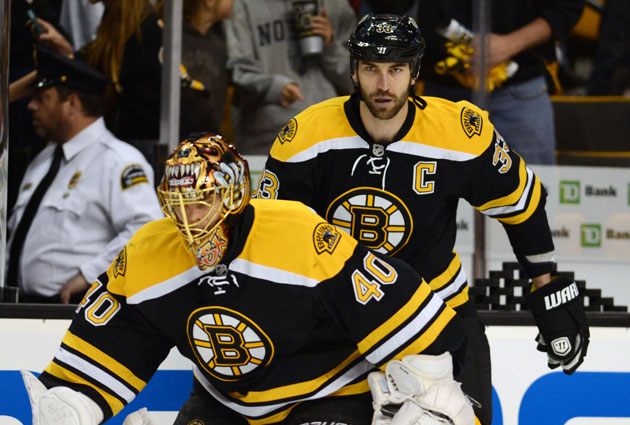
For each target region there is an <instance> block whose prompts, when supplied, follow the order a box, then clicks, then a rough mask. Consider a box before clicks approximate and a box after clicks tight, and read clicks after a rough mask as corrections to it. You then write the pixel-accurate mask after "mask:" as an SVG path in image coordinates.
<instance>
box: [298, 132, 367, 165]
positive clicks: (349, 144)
mask: <svg viewBox="0 0 630 425" xmlns="http://www.w3.org/2000/svg"><path fill="white" fill-rule="evenodd" d="M369 147H370V145H368V143H367V142H366V141H365V140H363V139H362V138H361V137H359V136H350V137H337V138H334V139H327V140H322V141H321V142H319V143H315V144H314V145H313V146H309V147H308V148H307V149H305V150H303V151H301V152H298V153H296V154H295V155H293V156H292V157H291V158H289V159H288V160H287V161H286V162H305V161H308V160H310V159H313V158H316V157H317V155H319V154H320V153H324V152H328V151H330V150H344V149H368V148H369Z"/></svg>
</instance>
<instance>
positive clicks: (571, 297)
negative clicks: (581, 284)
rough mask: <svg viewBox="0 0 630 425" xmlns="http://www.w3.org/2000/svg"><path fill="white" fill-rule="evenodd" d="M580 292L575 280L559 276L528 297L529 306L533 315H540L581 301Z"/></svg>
mask: <svg viewBox="0 0 630 425" xmlns="http://www.w3.org/2000/svg"><path fill="white" fill-rule="evenodd" d="M579 297H580V290H579V289H578V287H577V284H576V283H575V281H574V280H573V279H569V278H568V277H566V276H558V277H557V278H556V279H554V280H552V281H551V282H549V283H548V284H546V285H544V286H543V287H542V288H539V289H536V290H535V291H533V292H530V293H529V294H528V295H527V304H528V305H529V308H530V309H531V310H532V313H534V314H538V313H543V312H545V311H549V310H553V309H556V308H559V307H562V306H566V305H567V304H569V303H572V302H574V301H576V300H579Z"/></svg>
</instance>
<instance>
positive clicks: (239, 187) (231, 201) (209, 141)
mask: <svg viewBox="0 0 630 425" xmlns="http://www.w3.org/2000/svg"><path fill="white" fill-rule="evenodd" d="M158 196H159V198H160V205H161V207H162V211H164V213H165V214H166V215H167V216H168V217H170V218H171V219H172V220H173V221H174V222H175V224H177V228H178V230H179V233H180V234H181V235H182V237H183V238H184V240H185V241H186V242H187V243H188V244H189V246H190V248H191V249H192V251H193V253H194V254H195V258H196V260H197V264H198V265H199V267H200V268H202V269H204V268H208V267H214V266H215V265H216V264H217V263H218V262H219V261H220V260H221V258H222V257H223V253H224V252H225V249H226V248H227V233H228V232H227V230H228V229H227V228H226V225H225V223H224V222H225V219H226V218H227V217H228V216H229V215H232V214H234V215H236V214H240V213H241V212H242V211H243V210H244V209H245V207H246V206H247V204H248V203H249V199H250V196H251V188H250V180H249V167H248V165H247V161H246V160H245V159H243V158H242V157H241V156H240V154H239V153H238V152H237V151H236V149H235V148H234V147H233V146H232V145H230V144H229V143H228V142H227V141H226V140H225V139H224V138H223V137H221V136H219V135H217V134H213V133H207V134H195V135H191V136H190V137H189V138H188V139H186V140H184V141H183V142H181V143H180V144H179V146H177V147H176V148H175V150H174V151H173V152H172V153H171V154H170V156H169V158H168V160H167V161H166V164H165V167H164V177H163V179H162V183H161V184H160V186H159V187H158Z"/></svg>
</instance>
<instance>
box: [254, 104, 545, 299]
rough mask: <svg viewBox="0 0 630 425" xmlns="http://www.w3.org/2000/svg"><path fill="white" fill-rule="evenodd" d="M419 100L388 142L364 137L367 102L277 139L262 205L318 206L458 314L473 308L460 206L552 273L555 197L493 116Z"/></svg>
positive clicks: (306, 120) (336, 107)
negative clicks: (461, 248)
mask: <svg viewBox="0 0 630 425" xmlns="http://www.w3.org/2000/svg"><path fill="white" fill-rule="evenodd" d="M416 102H417V103H418V104H419V105H418V106H416ZM416 102H412V101H411V100H409V113H408V115H407V118H406V121H405V122H404V124H403V126H402V128H401V129H400V131H399V132H398V134H397V135H396V136H395V138H394V140H393V141H392V142H390V143H387V144H380V143H375V142H374V141H373V140H372V138H371V137H370V135H369V134H368V133H367V131H366V130H365V127H364V126H363V123H362V121H361V118H360V115H359V103H360V101H359V98H358V95H357V94H354V95H352V96H350V97H347V96H346V97H338V98H334V99H330V100H328V101H325V102H322V103H319V104H317V105H313V106H311V107H310V108H308V109H306V110H305V111H303V112H302V113H300V114H299V115H297V116H296V117H295V118H293V119H292V120H291V121H290V122H289V123H288V124H287V125H286V126H285V127H284V128H283V129H282V131H281V132H280V134H279V135H278V137H277V138H276V140H275V142H274V144H273V146H272V148H271V152H270V155H269V157H268V159H267V162H266V164H265V169H264V171H263V174H262V175H261V178H260V180H259V183H258V189H257V192H256V195H255V196H256V197H258V198H261V199H293V200H298V201H301V202H303V203H305V204H306V205H309V206H311V207H312V208H314V209H315V211H317V212H318V213H319V214H320V215H321V216H322V217H324V218H326V220H327V221H328V222H330V223H332V224H334V225H335V226H337V227H338V228H339V229H342V230H344V231H345V232H347V233H349V234H351V235H352V236H354V237H355V238H356V239H357V240H358V241H359V242H360V243H362V244H364V245H366V246H367V247H369V248H371V249H373V250H375V251H377V252H379V253H382V254H387V255H391V256H395V257H398V258H401V259H403V260H405V261H406V262H407V263H409V264H411V265H412V267H414V268H415V269H416V270H417V271H420V272H421V273H422V275H423V277H424V278H425V279H426V280H427V281H428V282H429V284H430V286H431V287H432V288H433V289H434V290H435V291H437V293H438V294H439V295H440V296H441V297H442V298H443V299H444V300H446V301H447V303H448V304H449V305H450V306H451V307H457V306H461V305H462V304H464V303H465V302H466V301H467V300H468V285H467V276H466V273H465V271H464V269H463V268H462V265H461V262H460V259H459V257H458V255H457V253H455V252H454V251H453V248H454V245H455V236H456V229H457V228H456V212H457V205H458V202H459V199H460V198H463V199H465V200H467V201H468V202H469V203H470V204H471V205H472V206H474V207H475V208H476V209H477V210H479V211H481V212H482V213H483V214H485V215H486V216H488V217H492V218H495V219H498V220H499V221H500V222H501V223H502V224H503V226H504V228H505V230H506V232H507V235H508V237H509V239H510V242H511V244H512V247H513V249H514V252H515V254H516V256H517V259H518V260H519V262H520V263H521V264H522V265H523V267H524V268H525V270H526V271H527V273H528V274H529V275H530V276H532V277H534V276H538V275H541V274H543V273H546V272H549V271H551V269H552V268H553V260H552V254H553V242H552V240H551V232H550V230H549V225H548V222H547V216H546V213H545V210H544V205H545V197H546V193H545V190H544V188H543V187H542V185H541V183H540V180H539V179H538V177H537V176H536V175H535V174H534V173H533V172H532V171H531V170H530V169H529V168H528V167H527V166H526V165H525V162H524V161H523V160H522V159H521V157H520V156H519V155H518V154H516V153H515V152H514V151H512V150H511V149H510V148H509V146H508V144H507V143H506V141H505V140H504V139H503V138H502V137H501V135H500V134H499V132H498V131H497V130H496V129H495V128H494V127H493V125H492V123H491V122H490V121H489V120H488V115H487V113H486V112H485V111H482V110H480V109H478V108H477V107H476V106H474V105H473V104H471V103H468V102H465V101H462V102H458V103H453V102H450V101H447V100H444V99H440V98H434V97H425V98H422V99H420V101H418V100H417V101H416Z"/></svg>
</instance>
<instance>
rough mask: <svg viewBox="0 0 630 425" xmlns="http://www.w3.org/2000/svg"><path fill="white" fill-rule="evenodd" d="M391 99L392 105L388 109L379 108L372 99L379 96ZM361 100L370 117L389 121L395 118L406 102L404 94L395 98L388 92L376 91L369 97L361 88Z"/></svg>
mask: <svg viewBox="0 0 630 425" xmlns="http://www.w3.org/2000/svg"><path fill="white" fill-rule="evenodd" d="M385 95H387V96H388V97H391V98H392V101H393V104H392V105H391V106H390V107H389V108H384V107H382V106H380V105H379V104H378V103H377V102H376V101H375V100H374V99H375V98H377V97H379V96H385ZM361 98H362V99H363V101H364V102H365V105H366V106H367V107H368V109H369V110H370V112H371V113H372V115H374V117H376V118H378V119H380V120H389V119H391V118H393V117H395V116H396V114H397V113H398V112H400V110H401V109H402V107H403V106H405V102H407V96H406V93H405V94H404V95H403V96H396V95H395V94H392V93H389V92H382V91H377V92H375V93H373V94H372V95H369V94H368V93H367V92H366V91H365V90H363V88H361Z"/></svg>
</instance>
